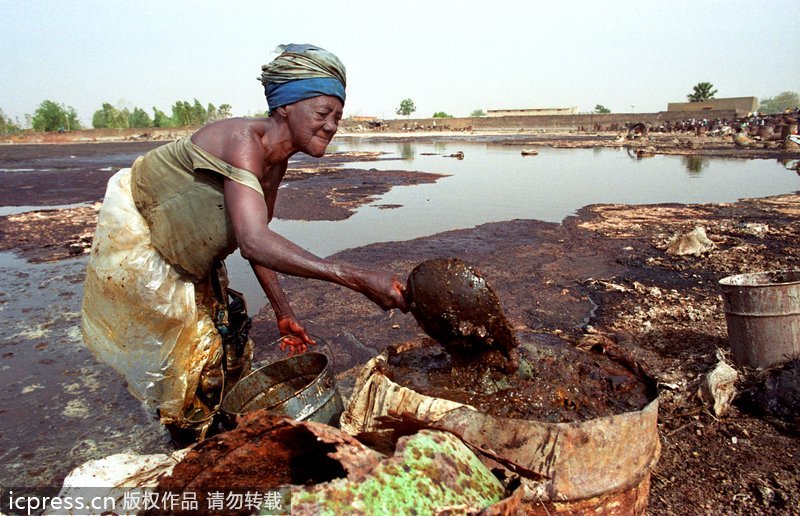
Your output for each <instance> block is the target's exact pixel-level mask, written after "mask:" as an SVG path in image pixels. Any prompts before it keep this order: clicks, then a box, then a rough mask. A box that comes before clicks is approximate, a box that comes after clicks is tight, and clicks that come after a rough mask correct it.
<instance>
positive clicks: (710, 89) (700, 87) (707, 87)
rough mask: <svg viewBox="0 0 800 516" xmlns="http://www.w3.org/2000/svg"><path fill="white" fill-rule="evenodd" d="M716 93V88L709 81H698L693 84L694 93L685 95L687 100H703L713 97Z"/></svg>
mask: <svg viewBox="0 0 800 516" xmlns="http://www.w3.org/2000/svg"><path fill="white" fill-rule="evenodd" d="M716 93H717V90H715V89H714V85H713V84H711V83H710V82H698V83H697V84H695V86H694V93H690V94H689V95H686V98H687V99H689V102H705V101H707V100H711V99H713V98H714V95H716Z"/></svg>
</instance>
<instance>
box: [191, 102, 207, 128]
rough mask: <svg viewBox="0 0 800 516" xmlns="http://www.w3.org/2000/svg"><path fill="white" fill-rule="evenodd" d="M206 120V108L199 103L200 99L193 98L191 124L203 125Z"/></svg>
mask: <svg viewBox="0 0 800 516" xmlns="http://www.w3.org/2000/svg"><path fill="white" fill-rule="evenodd" d="M207 121H208V110H207V109H206V108H204V107H203V105H202V104H200V101H199V100H197V99H194V104H192V115H191V117H190V122H189V123H190V124H191V125H203V124H205V123H206V122H207Z"/></svg>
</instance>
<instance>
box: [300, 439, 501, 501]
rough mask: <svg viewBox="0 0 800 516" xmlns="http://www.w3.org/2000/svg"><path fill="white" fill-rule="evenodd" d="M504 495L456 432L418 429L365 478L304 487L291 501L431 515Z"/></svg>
mask: <svg viewBox="0 0 800 516" xmlns="http://www.w3.org/2000/svg"><path fill="white" fill-rule="evenodd" d="M400 448H402V451H401V450H400ZM503 496H504V489H503V486H502V484H501V483H500V482H499V481H498V480H497V478H495V476H494V475H492V473H491V472H490V471H489V469H488V468H486V466H484V465H483V463H481V461H480V460H479V459H478V458H477V457H476V456H475V454H474V453H473V452H472V451H471V450H470V449H469V448H467V446H466V445H464V443H462V442H461V441H460V440H459V439H458V438H457V437H455V436H454V435H452V434H449V433H445V432H434V431H430V430H422V431H420V432H419V433H418V434H416V435H414V436H412V437H409V438H407V440H406V441H405V443H404V444H402V445H401V446H398V452H397V453H396V454H395V456H394V457H392V458H390V459H386V460H385V461H384V462H383V463H381V464H379V465H378V466H376V467H375V469H374V470H373V471H372V474H371V475H370V476H369V478H367V479H366V480H364V481H361V482H352V481H349V480H347V479H339V480H334V481H332V482H328V483H326V484H320V485H317V486H310V487H303V488H301V489H300V490H299V491H295V492H294V493H293V496H292V506H293V509H296V510H298V511H299V512H306V511H311V512H314V513H316V514H342V513H352V512H353V511H357V512H362V513H366V514H398V513H402V514H408V513H425V514H431V513H434V512H436V510H437V509H438V508H441V507H447V506H461V507H464V506H466V507H470V508H472V509H476V510H480V509H483V508H485V507H487V506H489V505H491V504H493V503H495V502H498V501H500V500H501V499H502V498H503Z"/></svg>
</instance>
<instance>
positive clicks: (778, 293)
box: [719, 271, 800, 367]
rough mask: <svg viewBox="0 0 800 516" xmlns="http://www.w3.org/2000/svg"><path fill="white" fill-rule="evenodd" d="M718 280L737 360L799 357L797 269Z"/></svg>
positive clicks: (761, 363) (751, 362)
mask: <svg viewBox="0 0 800 516" xmlns="http://www.w3.org/2000/svg"><path fill="white" fill-rule="evenodd" d="M719 284H720V285H721V286H722V299H723V301H724V304H725V320H726V321H727V323H728V342H729V343H730V347H731V351H732V352H733V359H734V361H736V363H737V364H739V365H743V366H749V367H769V366H770V365H772V364H775V363H777V362H780V361H782V360H786V359H787V358H794V357H800V271H768V272H757V273H752V274H739V275H736V276H729V277H727V278H723V279H721V280H720V281H719Z"/></svg>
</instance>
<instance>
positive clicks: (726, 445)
mask: <svg viewBox="0 0 800 516" xmlns="http://www.w3.org/2000/svg"><path fill="white" fill-rule="evenodd" d="M381 137H385V136H384V135H381ZM404 137H405V138H409V136H404ZM436 137H437V139H438V140H441V139H442V138H443V135H441V134H437V135H436ZM413 138H414V139H415V140H416V141H425V138H426V137H425V136H420V135H414V136H413ZM453 138H459V139H464V138H466V139H475V140H480V141H493V142H496V143H502V144H506V145H520V146H523V147H529V146H531V145H539V146H543V145H554V146H570V147H583V146H586V147H592V146H597V145H618V143H616V142H614V141H613V140H614V137H613V136H612V135H607V136H603V135H588V136H585V135H584V136H577V135H559V136H541V135H507V134H506V135H491V136H490V135H459V136H453ZM679 138H680V139H676V138H674V137H673V138H671V139H668V138H664V139H663V140H662V141H661V144H660V145H659V142H658V140H656V145H657V146H658V149H657V151H658V152H669V153H682V154H687V155H697V154H704V155H713V156H729V157H739V158H758V157H770V158H772V159H780V158H784V159H797V158H798V157H800V156H798V155H797V153H791V152H784V151H780V150H777V149H763V148H762V149H736V148H734V147H732V146H731V145H730V142H726V141H722V140H720V141H711V139H697V140H696V142H695V143H692V144H690V145H689V144H686V143H682V141H681V140H686V139H687V138H689V137H679ZM162 143H163V142H137V143H122V142H120V143H102V144H80V145H77V144H76V145H6V146H0V168H2V169H17V170H20V171H17V172H7V171H6V172H2V173H0V206H24V205H38V206H42V205H46V206H57V205H64V204H73V203H86V205H83V206H78V207H73V208H70V209H58V210H51V211H40V212H33V213H32V212H27V213H22V214H12V215H8V216H6V217H2V218H0V250H3V251H8V253H0V258H2V260H3V261H2V263H3V267H4V274H3V276H2V279H1V280H0V282H2V287H1V288H0V314H2V317H3V329H2V340H0V369H2V382H1V383H0V414H2V417H3V421H4V424H3V428H2V429H0V484H1V485H3V486H13V485H20V486H47V485H50V486H52V485H58V484H60V481H61V479H63V476H64V475H65V474H66V473H67V472H68V471H69V470H70V469H71V468H72V467H74V466H76V465H78V464H80V463H81V462H83V461H85V460H88V459H92V458H99V457H103V456H106V455H109V454H111V453H116V452H120V451H123V450H126V449H127V450H132V451H136V452H139V453H155V452H163V451H166V450H169V449H170V443H169V439H168V438H167V436H166V434H165V433H164V432H163V431H162V430H161V428H160V427H159V426H158V425H157V424H156V423H155V422H154V421H153V420H152V418H151V417H150V416H149V415H148V414H146V413H145V412H144V411H143V409H142V408H141V407H140V406H139V404H138V402H136V401H135V400H133V399H132V397H131V396H130V395H129V394H128V393H127V391H126V389H125V386H124V382H123V381H122V380H121V379H120V377H119V376H117V375H116V374H115V373H114V372H113V371H112V370H110V368H108V367H107V366H104V365H102V364H99V363H97V362H96V361H95V360H94V358H93V357H92V356H91V354H90V353H89V352H88V351H87V350H86V348H85V347H84V346H83V344H82V342H81V338H80V332H79V331H78V323H79V310H80V299H81V295H82V288H81V284H82V279H83V270H84V268H85V260H86V258H85V253H86V251H87V249H88V246H89V245H91V236H92V231H93V227H94V223H95V220H96V213H97V209H98V207H99V201H101V200H102V196H103V191H104V188H105V182H106V181H107V179H108V177H109V176H110V175H111V174H112V173H113V171H115V170H116V168H117V167H119V166H127V165H129V163H130V162H131V161H132V158H133V157H135V156H136V155H138V154H139V153H141V152H143V151H145V150H147V149H149V148H152V147H155V146H157V145H160V144H162ZM706 153H707V154H706ZM109 155H113V156H114V158H113V159H112V160H111V161H110V162H108V163H107V164H106V161H107V158H106V161H102V164H103V168H105V167H106V166H107V167H109V169H108V170H107V171H101V172H97V168H98V167H97V164H98V163H100V162H101V160H102V159H104V158H102V156H109ZM340 158H341V159H340ZM377 158H379V156H375V155H359V156H352V155H350V156H346V157H337V158H323V159H322V160H313V161H312V160H304V161H302V162H300V163H298V164H297V165H296V166H294V167H292V169H290V172H289V174H288V175H287V183H288V187H287V190H282V196H279V201H278V216H279V217H284V218H300V217H303V218H313V219H316V220H326V219H327V220H336V219H337V218H342V217H346V216H347V215H348V214H349V213H350V210H352V209H354V208H355V207H357V206H358V205H360V204H363V203H366V202H369V201H370V200H371V199H372V198H373V197H374V196H375V195H379V194H381V193H383V192H385V191H386V190H388V189H389V188H391V187H392V186H394V185H398V184H404V185H405V184H414V183H418V182H425V181H435V180H436V179H437V176H435V175H433V174H417V173H413V172H401V171H395V172H392V171H389V172H382V173H380V174H376V173H374V172H371V171H370V170H369V164H368V161H369V160H371V159H377ZM355 159H358V160H363V161H364V168H363V169H349V170H340V169H338V167H337V163H338V162H341V161H344V160H346V161H349V162H352V161H354V160H355ZM40 160H47V161H46V163H47V167H46V168H52V169H53V170H51V171H47V172H41V173H31V172H25V171H24V170H25V169H28V168H42V167H41V161H40ZM798 215H800V195H798V194H797V193H795V194H790V195H783V196H779V197H772V198H766V199H747V200H742V201H740V202H737V203H730V204H708V205H654V206H624V205H595V206H588V207H585V208H583V209H582V210H580V211H579V212H578V213H577V215H575V216H573V217H569V218H567V219H566V220H564V221H563V223H561V224H555V223H546V222H541V221H535V220H515V221H509V222H502V223H492V224H485V225H482V226H479V227H477V228H473V229H465V230H458V231H450V232H446V233H441V234H437V235H433V236H430V237H425V238H419V239H415V240H412V241H407V242H393V243H383V244H374V245H370V246H365V247H362V248H358V249H350V250H346V251H343V252H341V253H338V254H336V255H334V256H333V259H335V260H340V261H344V262H348V263H351V264H354V265H363V266H365V267H381V268H387V269H390V270H393V271H395V272H397V274H398V275H400V276H403V277H404V276H405V275H406V274H407V273H408V271H410V270H411V269H412V268H413V266H414V265H416V264H417V263H419V262H420V261H422V260H425V259H429V258H434V257H451V256H456V257H461V258H463V259H464V260H466V261H468V262H469V263H470V264H472V265H474V266H476V267H478V268H479V269H481V270H482V271H483V273H484V274H485V275H486V277H487V278H489V279H490V281H491V283H492V284H493V286H494V288H495V289H496V290H497V292H498V295H499V297H500V299H501V302H502V303H503V306H504V308H505V310H506V313H507V316H508V317H509V319H510V321H511V322H512V324H513V325H514V326H515V328H516V329H517V332H518V335H519V337H520V338H521V339H539V338H543V337H545V336H546V337H548V338H551V337H552V336H554V335H555V336H559V337H561V338H564V339H567V340H570V341H572V342H577V341H578V340H580V339H582V338H585V337H586V336H587V335H590V336H595V338H597V336H602V337H606V338H609V339H611V340H613V341H616V342H617V343H619V344H621V345H622V346H624V347H626V348H627V349H628V350H629V351H630V352H631V353H632V354H633V355H634V356H635V357H636V358H637V360H639V361H640V362H641V364H642V365H643V366H644V367H645V368H646V369H647V370H648V371H649V373H650V374H651V375H653V376H654V377H655V378H656V380H658V381H659V382H660V384H661V392H662V394H661V406H660V414H659V432H660V436H661V442H662V456H661V460H660V461H659V463H658V465H657V467H656V468H655V470H654V472H653V478H652V486H651V492H650V506H649V509H650V512H651V513H653V514H696V513H714V514H730V513H735V514H745V513H746V514H752V513H771V514H778V513H780V514H785V513H794V514H800V471H799V469H800V466H798V464H799V463H800V460H798V454H800V452H798V444H800V441H798V436H797V435H796V434H793V433H792V432H791V428H788V429H787V427H785V426H783V427H779V426H776V425H773V424H771V423H769V422H767V421H765V420H763V419H760V418H758V417H755V416H751V415H749V414H747V413H746V412H743V411H741V410H739V409H738V408H736V407H733V408H732V409H731V410H730V412H728V413H727V414H725V415H724V416H720V417H715V416H713V415H712V413H711V412H709V410H708V409H707V408H706V407H705V406H704V405H703V403H702V402H701V401H700V399H699V398H698V396H697V390H698V387H699V384H700V380H701V378H702V376H703V375H704V374H705V373H707V372H708V371H710V370H711V368H713V367H714V365H715V364H716V363H717V360H718V355H722V356H723V357H728V358H729V355H730V353H729V352H728V343H727V331H726V325H725V318H724V312H723V308H722V302H721V299H720V297H719V294H720V288H719V286H718V284H717V281H718V280H719V279H720V278H723V277H725V276H728V275H731V274H738V273H746V272H757V271H764V270H773V269H800V244H798V242H800V222H799V221H798V220H799V219H798ZM695 226H703V227H704V228H705V229H706V232H707V234H708V236H709V237H710V238H711V240H712V241H713V242H714V244H715V249H713V250H712V251H711V252H709V253H706V254H703V255H701V256H697V257H677V256H671V255H669V254H667V253H666V242H667V240H668V239H669V238H670V237H671V236H672V235H674V234H675V233H678V232H684V231H688V230H690V229H692V228H694V227H695ZM12 253H13V254H12ZM283 284H284V288H285V290H286V291H287V293H288V295H289V297H290V299H291V300H292V304H293V306H294V309H295V311H296V312H297V313H298V315H300V317H302V318H303V319H304V320H306V321H308V326H309V328H310V329H311V330H312V332H313V333H315V334H317V335H320V336H324V337H325V338H326V340H327V341H328V343H329V345H330V346H331V348H332V349H333V351H334V353H335V357H336V367H337V370H339V371H340V372H342V374H341V375H340V382H341V385H342V387H343V388H344V389H345V390H346V389H347V387H348V386H349V385H351V384H352V372H353V371H354V369H353V368H355V367H356V366H358V365H359V364H362V363H364V362H365V361H366V360H368V359H369V358H371V357H372V356H374V355H375V354H376V353H378V352H380V351H381V350H382V349H383V348H384V347H385V346H386V345H389V344H392V343H397V342H401V341H403V340H407V339H410V338H415V337H417V336H419V335H420V331H419V329H418V327H417V325H416V324H415V322H414V321H413V319H412V318H411V316H409V315H404V314H400V313H398V312H396V311H393V312H382V311H380V310H378V309H376V307H375V306H374V305H372V304H371V303H370V302H369V301H367V300H366V299H364V298H362V297H360V296H358V295H357V294H354V293H352V292H350V291H348V290H346V289H343V288H340V287H336V286H332V285H329V284H325V283H321V282H314V281H307V280H300V279H296V278H284V280H283ZM273 320H274V316H273V315H272V314H271V311H270V310H269V309H267V308H265V309H262V310H261V311H260V312H258V313H257V314H256V315H255V317H254V323H255V324H254V330H253V333H252V334H253V336H254V338H255V340H256V342H257V343H259V342H260V343H262V344H263V343H267V342H271V341H272V340H273V339H274V338H275V337H276V336H277V334H276V330H275V328H274V323H273ZM269 355H270V353H269V350H266V349H264V348H262V349H261V350H260V351H259V355H258V357H259V358H266V357H267V356H269ZM740 372H742V373H746V374H750V373H751V372H749V371H745V370H742V369H740Z"/></svg>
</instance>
